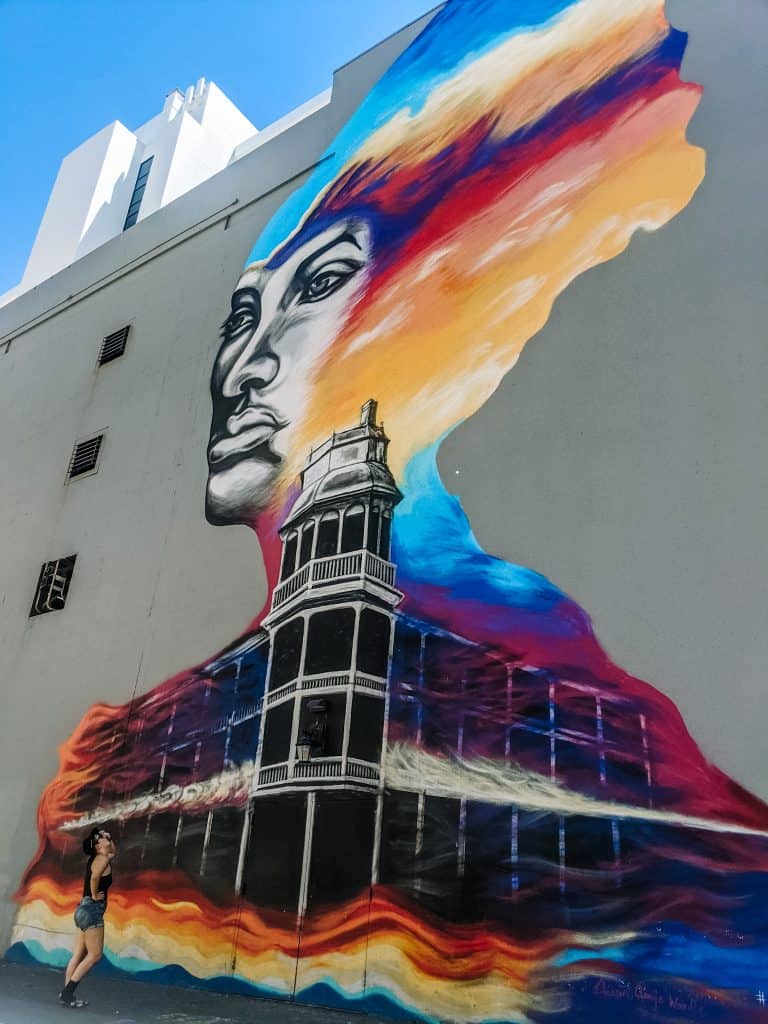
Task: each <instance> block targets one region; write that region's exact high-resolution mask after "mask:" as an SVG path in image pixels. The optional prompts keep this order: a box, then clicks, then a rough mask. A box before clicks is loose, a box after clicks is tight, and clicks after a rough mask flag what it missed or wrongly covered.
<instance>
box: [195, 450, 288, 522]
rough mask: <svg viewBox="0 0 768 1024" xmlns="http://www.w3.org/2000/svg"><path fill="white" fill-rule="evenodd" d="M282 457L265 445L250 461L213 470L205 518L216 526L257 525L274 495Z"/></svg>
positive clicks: (239, 461)
mask: <svg viewBox="0 0 768 1024" xmlns="http://www.w3.org/2000/svg"><path fill="white" fill-rule="evenodd" d="M282 465H283V457H282V456H281V455H279V454H278V453H277V452H276V451H274V449H273V448H272V447H271V445H270V444H269V442H264V443H263V444H262V445H260V446H259V447H258V448H257V449H256V450H255V451H254V453H253V454H252V455H251V456H250V457H247V458H241V459H237V460H232V461H229V462H226V463H221V464H220V466H219V467H218V468H215V469H214V468H211V469H210V471H209V474H208V483H207V485H206V489H205V518H206V519H207V520H208V522H209V523H211V525H213V526H226V525H228V524H235V523H245V524H249V523H252V522H253V521H254V519H255V518H256V517H257V516H258V514H259V513H260V512H261V511H263V510H264V508H266V506H267V505H268V504H269V502H270V499H271V497H272V495H273V494H274V492H275V489H276V486H277V483H278V480H279V478H280V472H281V468H282Z"/></svg>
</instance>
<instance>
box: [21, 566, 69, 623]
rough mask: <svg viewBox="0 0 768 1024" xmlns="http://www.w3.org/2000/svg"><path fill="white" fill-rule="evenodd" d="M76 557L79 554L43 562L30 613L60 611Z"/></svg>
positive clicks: (41, 613)
mask: <svg viewBox="0 0 768 1024" xmlns="http://www.w3.org/2000/svg"><path fill="white" fill-rule="evenodd" d="M76 558H77V555H68V556H67V557H66V558H57V559H55V560H54V561H53V562H45V563H44V564H43V567H42V569H41V570H40V577H39V579H38V581H37V589H36V590H35V599H34V601H33V602H32V607H31V608H30V610H29V614H30V615H45V613H46V612H55V611H59V610H60V609H61V608H63V607H64V605H65V604H66V601H67V594H68V593H69V584H70V582H71V581H72V573H73V572H74V570H75V559H76Z"/></svg>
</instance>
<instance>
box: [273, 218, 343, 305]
mask: <svg viewBox="0 0 768 1024" xmlns="http://www.w3.org/2000/svg"><path fill="white" fill-rule="evenodd" d="M344 242H349V243H350V244H351V245H354V247H355V248H356V249H357V250H359V251H360V252H362V249H361V248H360V243H359V242H358V240H357V239H356V238H355V236H354V235H353V234H351V233H350V232H349V231H344V232H343V233H342V234H340V235H337V237H336V238H332V239H331V241H330V242H326V244H325V245H324V246H322V248H320V249H317V250H316V251H315V252H313V253H311V254H310V255H309V256H306V257H305V258H304V259H303V260H302V261H301V263H300V264H299V265H298V267H297V268H296V270H295V272H294V275H293V277H292V278H291V283H290V284H289V285H288V287H287V288H286V290H285V294H284V295H283V297H282V299H281V300H280V308H281V309H285V308H286V307H287V306H288V304H289V303H290V301H291V299H292V298H293V296H294V295H295V294H296V292H297V291H298V290H299V289H300V288H301V287H302V286H303V285H304V284H305V283H306V280H307V276H308V272H309V268H310V267H311V266H312V264H313V263H315V262H316V261H317V260H318V259H319V257H321V256H324V255H325V254H326V253H327V252H329V251H330V250H331V249H335V248H336V246H337V245H342V244H343V243H344Z"/></svg>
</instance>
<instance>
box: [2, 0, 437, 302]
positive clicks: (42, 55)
mask: <svg viewBox="0 0 768 1024" xmlns="http://www.w3.org/2000/svg"><path fill="white" fill-rule="evenodd" d="M436 3H437V0H323V2H320V3H318V2H315V0H216V2H214V0H184V2H182V0H0V99H1V100H2V102H1V103H0V147H2V159H0V216H1V217H2V231H0V294H2V293H3V292H4V291H6V290H7V289H8V288H11V287H13V285H15V284H17V283H18V281H19V279H20V278H21V275H22V273H23V271H24V266H25V264H26V261H27V257H28V255H29V251H30V249H31V247H32V243H33V241H34V237H35V232H36V231H37V228H38V226H39V224H40V220H41V218H42V216H43V211H44V210H45V204H46V202H47V200H48V196H49V194H50V191H51V188H52V186H53V182H54V180H55V178H56V172H57V171H58V168H59V164H60V163H61V160H62V158H63V157H64V156H65V155H66V154H67V153H69V152H70V151H71V150H72V149H74V148H75V147H76V146H78V145H79V144H80V143H81V142H83V141H84V140H85V139H86V138H88V136H90V135H93V133H94V132H97V131H99V129H101V128H103V127H104V125H106V124H109V123H110V122H111V121H122V122H123V124H125V125H126V126H127V127H128V128H131V129H133V128H137V127H138V126H139V125H140V124H143V123H144V122H145V121H147V120H149V118H150V117H153V116H154V115H155V114H157V113H159V111H160V109H161V108H162V105H163V99H164V97H165V95H166V93H168V92H169V91H170V90H171V89H173V88H174V87H178V88H180V89H182V90H183V89H185V88H186V87H187V86H188V85H192V84H193V83H194V82H196V81H197V79H198V78H200V77H201V76H204V77H206V78H208V79H212V80H213V81H214V82H216V83H217V85H219V86H220V87H221V88H222V89H223V90H224V92H225V93H226V94H227V95H228V96H229V97H230V99H231V100H233V101H234V102H235V103H236V104H237V106H238V107H240V109H241V110H242V111H243V113H244V114H245V115H246V116H247V117H248V118H249V119H250V120H251V121H252V122H253V123H254V124H255V125H256V127H257V128H263V127H264V126H266V125H267V124H269V123H270V122H272V121H274V120H276V119H277V118H278V117H281V116H282V115H283V114H285V113H287V112H288V111H289V110H291V109H293V108H294V107H296V106H298V105H299V104H301V103H303V102H304V101H305V100H308V99H309V98H310V97H311V96H314V95H315V94H316V93H318V92H321V91H322V90H323V89H326V88H328V86H329V85H330V84H331V74H332V72H333V70H334V68H336V67H338V66H339V65H341V64H344V63H345V62H346V61H348V60H350V59H351V58H352V57H355V56H356V55H357V54H359V53H361V52H362V51H363V50H365V49H367V48H368V47H369V46H372V45H373V44H374V43H376V42H378V40H379V39H383V38H384V37H385V36H387V35H389V34H390V33H391V32H394V31H395V30H396V29H398V28H399V27H400V26H401V25H404V24H406V23H407V22H409V21H412V20H413V19H414V18H416V17H418V16H419V15H420V14H423V13H424V12H425V11H428V10H430V9H431V8H432V7H434V6H435V5H436Z"/></svg>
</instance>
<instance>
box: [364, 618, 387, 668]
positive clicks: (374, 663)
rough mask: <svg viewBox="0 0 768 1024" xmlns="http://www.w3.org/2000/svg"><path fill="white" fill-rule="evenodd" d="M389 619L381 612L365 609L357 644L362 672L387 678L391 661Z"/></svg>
mask: <svg viewBox="0 0 768 1024" xmlns="http://www.w3.org/2000/svg"><path fill="white" fill-rule="evenodd" d="M389 629H390V626H389V619H388V617H387V616H386V615H382V614H381V612H375V611H372V610H371V609H370V608H363V610H362V612H361V614H360V637H359V639H358V642H357V667H358V668H359V669H360V671H361V672H369V673H370V674H371V675H374V676H386V674H387V662H388V661H389Z"/></svg>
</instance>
